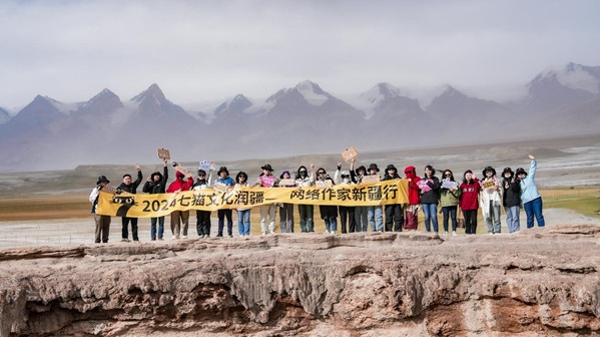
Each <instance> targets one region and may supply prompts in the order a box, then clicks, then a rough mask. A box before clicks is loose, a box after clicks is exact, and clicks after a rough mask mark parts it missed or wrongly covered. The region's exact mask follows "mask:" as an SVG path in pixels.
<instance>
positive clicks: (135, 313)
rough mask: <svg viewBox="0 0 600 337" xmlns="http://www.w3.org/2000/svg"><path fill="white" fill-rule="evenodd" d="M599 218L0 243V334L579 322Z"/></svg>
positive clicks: (589, 315)
mask: <svg viewBox="0 0 600 337" xmlns="http://www.w3.org/2000/svg"><path fill="white" fill-rule="evenodd" d="M599 236H600V227H596V226H592V225H580V226H553V227H549V228H546V229H543V230H540V229H535V230H528V231H523V232H521V233H520V234H517V235H496V236H492V235H478V236H471V237H464V236H459V237H446V236H442V237H438V236H437V235H427V234H424V233H400V234H392V233H380V234H370V233H369V234H361V233H357V234H348V235H343V236H329V235H327V236H326V235H324V234H295V235H274V236H266V237H251V238H245V239H216V238H215V239H198V240H186V241H177V242H165V243H162V244H161V243H153V244H150V243H146V244H140V245H132V244H121V243H119V244H108V245H94V246H77V247H65V248H62V249H57V248H35V249H19V250H7V251H1V252H0V266H1V268H0V336H89V335H98V336H146V335H149V334H152V335H153V336H352V337H354V336H357V337H358V336H378V337H383V336H559V335H561V336H565V335H566V336H577V335H592V336H596V335H599V334H598V331H600V319H599V318H598V317H599V316H600V300H599V298H600V278H599V274H598V270H599V269H600V246H599V245H598V244H599V243H600V240H599V238H598V237H599Z"/></svg>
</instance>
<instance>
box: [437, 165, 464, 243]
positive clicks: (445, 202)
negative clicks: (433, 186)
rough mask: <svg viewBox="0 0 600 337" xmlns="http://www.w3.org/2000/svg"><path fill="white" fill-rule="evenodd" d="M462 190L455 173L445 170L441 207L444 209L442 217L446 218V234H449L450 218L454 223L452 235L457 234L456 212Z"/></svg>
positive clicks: (441, 191)
mask: <svg viewBox="0 0 600 337" xmlns="http://www.w3.org/2000/svg"><path fill="white" fill-rule="evenodd" d="M460 192H461V190H460V188H459V186H458V183H457V182H456V180H454V173H452V171H450V170H445V171H444V174H443V177H442V187H441V189H440V207H442V215H443V216H444V220H443V222H442V223H443V225H444V234H448V218H450V220H451V221H452V235H457V234H456V211H457V208H458V203H459V199H460Z"/></svg>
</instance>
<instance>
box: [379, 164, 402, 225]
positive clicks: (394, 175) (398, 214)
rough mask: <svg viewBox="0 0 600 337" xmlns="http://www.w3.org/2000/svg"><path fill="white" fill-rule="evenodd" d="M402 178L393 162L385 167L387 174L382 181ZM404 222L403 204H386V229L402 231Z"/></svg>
mask: <svg viewBox="0 0 600 337" xmlns="http://www.w3.org/2000/svg"><path fill="white" fill-rule="evenodd" d="M394 179H398V180H399V179H402V177H400V175H399V174H398V169H397V168H396V166H394V165H393V164H389V165H388V166H387V167H386V168H385V174H384V176H383V179H382V181H386V180H394ZM403 223H404V212H403V211H402V205H401V204H392V205H385V231H386V232H391V231H394V232H402V225H403Z"/></svg>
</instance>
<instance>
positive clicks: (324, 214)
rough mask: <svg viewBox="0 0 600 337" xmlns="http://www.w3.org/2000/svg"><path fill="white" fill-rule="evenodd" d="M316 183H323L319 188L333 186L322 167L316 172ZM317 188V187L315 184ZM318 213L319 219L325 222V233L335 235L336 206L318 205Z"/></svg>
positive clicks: (331, 180)
mask: <svg viewBox="0 0 600 337" xmlns="http://www.w3.org/2000/svg"><path fill="white" fill-rule="evenodd" d="M317 181H318V182H321V183H323V185H321V186H333V185H334V182H333V179H331V177H330V176H329V174H327V171H325V169H324V168H322V167H320V168H319V169H318V170H317ZM327 182H329V183H327ZM317 186H319V185H318V184H317ZM319 212H320V213H321V219H323V221H324V222H325V233H327V234H335V232H336V231H337V212H338V211H337V206H335V205H319Z"/></svg>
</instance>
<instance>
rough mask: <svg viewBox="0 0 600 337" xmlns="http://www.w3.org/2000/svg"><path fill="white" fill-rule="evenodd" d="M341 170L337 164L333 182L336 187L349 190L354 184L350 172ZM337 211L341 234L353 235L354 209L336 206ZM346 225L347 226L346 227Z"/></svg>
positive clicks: (354, 227)
mask: <svg viewBox="0 0 600 337" xmlns="http://www.w3.org/2000/svg"><path fill="white" fill-rule="evenodd" d="M341 169H342V163H338V166H337V170H336V171H335V174H334V175H333V180H334V181H335V184H336V185H339V186H346V187H348V188H350V187H351V186H352V185H354V182H353V181H352V178H351V176H350V172H349V171H341ZM338 209H339V211H340V227H341V229H342V234H346V233H354V232H355V231H356V219H355V218H354V215H355V213H356V207H353V206H338ZM346 220H347V221H346ZM346 223H347V224H348V225H346ZM346 226H347V227H346Z"/></svg>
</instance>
